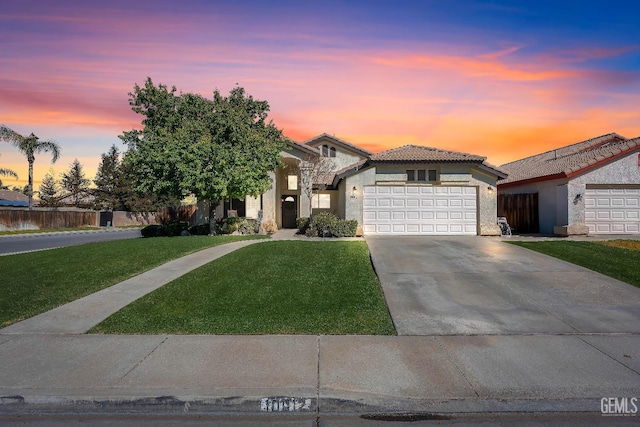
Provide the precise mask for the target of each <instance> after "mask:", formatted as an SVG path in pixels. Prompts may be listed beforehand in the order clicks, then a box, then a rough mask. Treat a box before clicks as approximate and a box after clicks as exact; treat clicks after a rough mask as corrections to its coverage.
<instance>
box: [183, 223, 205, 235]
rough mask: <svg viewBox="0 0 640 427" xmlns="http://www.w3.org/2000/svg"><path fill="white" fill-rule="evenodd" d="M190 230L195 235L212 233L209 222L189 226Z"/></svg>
mask: <svg viewBox="0 0 640 427" xmlns="http://www.w3.org/2000/svg"><path fill="white" fill-rule="evenodd" d="M188 230H189V233H191V234H192V235H193V236H208V235H209V234H211V227H209V224H198V225H194V226H192V227H189V229H188Z"/></svg>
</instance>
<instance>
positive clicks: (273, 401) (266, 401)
mask: <svg viewBox="0 0 640 427" xmlns="http://www.w3.org/2000/svg"><path fill="white" fill-rule="evenodd" d="M310 409H311V399H303V398H301V397H300V398H298V397H264V398H262V399H261V400H260V410H261V411H263V412H296V411H308V410H310Z"/></svg>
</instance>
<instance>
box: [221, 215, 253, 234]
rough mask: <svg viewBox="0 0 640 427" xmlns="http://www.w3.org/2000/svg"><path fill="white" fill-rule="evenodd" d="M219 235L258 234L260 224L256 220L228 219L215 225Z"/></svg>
mask: <svg viewBox="0 0 640 427" xmlns="http://www.w3.org/2000/svg"><path fill="white" fill-rule="evenodd" d="M216 227H217V228H218V233H219V234H232V233H236V232H237V234H243V235H248V234H258V233H259V232H260V224H259V223H258V220H256V219H253V218H244V217H229V218H225V219H223V220H222V221H219V222H218V223H217V224H216Z"/></svg>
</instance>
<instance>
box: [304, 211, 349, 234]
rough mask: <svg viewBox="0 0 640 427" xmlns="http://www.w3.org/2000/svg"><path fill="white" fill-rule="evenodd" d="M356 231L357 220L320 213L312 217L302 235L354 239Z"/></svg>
mask: <svg viewBox="0 0 640 427" xmlns="http://www.w3.org/2000/svg"><path fill="white" fill-rule="evenodd" d="M357 230H358V221H357V220H355V219H339V218H338V217H337V216H335V215H334V214H332V213H328V212H322V213H318V214H315V215H314V216H313V218H312V219H311V223H310V224H309V226H308V228H307V229H306V230H305V233H304V234H305V236H307V237H330V236H333V237H354V236H355V235H356V232H357ZM325 232H326V235H325Z"/></svg>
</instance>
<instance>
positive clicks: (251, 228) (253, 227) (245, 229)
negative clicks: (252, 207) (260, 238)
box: [237, 218, 260, 235]
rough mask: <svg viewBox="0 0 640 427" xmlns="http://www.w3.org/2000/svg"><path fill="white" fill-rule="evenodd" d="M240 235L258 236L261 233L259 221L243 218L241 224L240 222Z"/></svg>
mask: <svg viewBox="0 0 640 427" xmlns="http://www.w3.org/2000/svg"><path fill="white" fill-rule="evenodd" d="M237 231H238V233H240V234H245V235H246V234H258V232H259V231H260V223H259V222H258V220H257V219H253V218H242V220H241V221H240V222H238V230H237Z"/></svg>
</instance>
